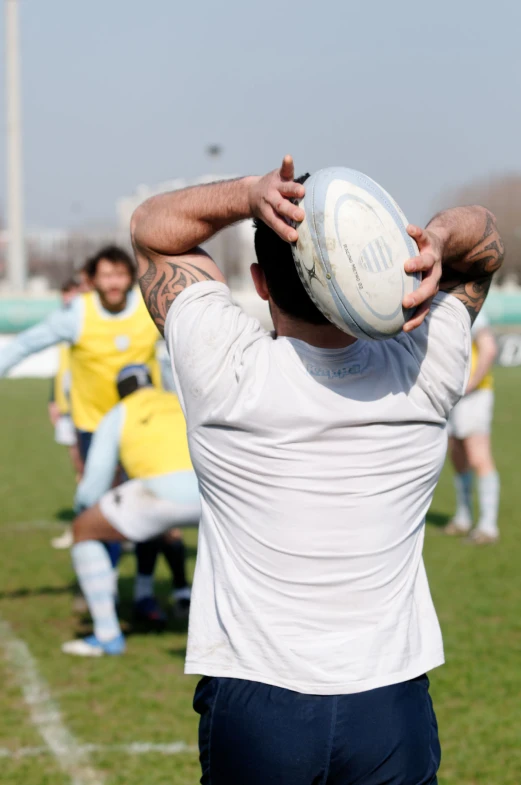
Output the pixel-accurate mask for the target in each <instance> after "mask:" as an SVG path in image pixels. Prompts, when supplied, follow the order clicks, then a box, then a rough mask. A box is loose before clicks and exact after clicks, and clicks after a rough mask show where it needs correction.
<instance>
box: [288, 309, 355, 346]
mask: <svg viewBox="0 0 521 785" xmlns="http://www.w3.org/2000/svg"><path fill="white" fill-rule="evenodd" d="M273 316H274V319H273V321H274V324H275V332H276V333H277V336H280V337H286V338H297V340H299V341H304V343H307V344H309V345H310V346H316V347H318V348H319V349H343V348H345V347H346V346H351V345H352V344H353V343H355V342H356V340H357V339H356V338H353V336H352V335H348V334H347V333H344V332H342V330H339V329H338V327H335V326H334V325H333V324H310V323H309V322H303V321H301V320H300V319H291V318H290V317H287V316H286V315H283V314H281V313H280V312H279V314H277V316H276V317H275V314H273Z"/></svg>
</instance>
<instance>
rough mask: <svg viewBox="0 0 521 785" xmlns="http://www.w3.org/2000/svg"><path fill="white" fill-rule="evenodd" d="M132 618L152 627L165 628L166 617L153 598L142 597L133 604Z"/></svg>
mask: <svg viewBox="0 0 521 785" xmlns="http://www.w3.org/2000/svg"><path fill="white" fill-rule="evenodd" d="M134 618H135V619H136V621H140V622H144V623H145V624H149V625H150V626H152V627H164V626H166V622H167V616H166V613H165V612H164V611H163V609H162V608H161V606H160V605H159V603H158V601H157V600H156V598H155V597H143V599H142V600H138V601H137V602H135V603H134Z"/></svg>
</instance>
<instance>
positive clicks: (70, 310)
mask: <svg viewBox="0 0 521 785" xmlns="http://www.w3.org/2000/svg"><path fill="white" fill-rule="evenodd" d="M81 305H82V303H81V300H80V299H79V298H77V300H75V301H74V302H73V303H72V304H71V305H70V306H69V307H67V308H60V310H58V311H55V312H54V313H52V314H51V315H50V316H49V317H48V318H47V319H45V321H43V322H40V324H37V325H35V327H31V328H30V329H29V330H24V331H23V332H21V333H19V334H18V335H17V336H16V337H15V338H13V340H12V341H10V342H9V343H8V344H7V346H6V347H5V348H4V349H2V351H0V376H5V375H6V374H7V373H8V371H10V370H11V368H14V367H15V365H18V363H20V362H21V361H22V360H23V359H25V358H26V357H29V356H30V355H31V354H35V353H36V352H40V351H42V349H47V347H48V346H54V345H55V344H57V343H62V342H64V343H74V342H75V341H76V340H77V338H78V333H79V329H80V326H81V324H80V323H81Z"/></svg>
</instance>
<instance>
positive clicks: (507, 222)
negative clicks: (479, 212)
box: [448, 174, 521, 283]
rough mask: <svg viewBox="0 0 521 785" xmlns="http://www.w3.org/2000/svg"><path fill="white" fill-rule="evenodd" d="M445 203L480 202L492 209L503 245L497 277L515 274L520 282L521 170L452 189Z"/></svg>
mask: <svg viewBox="0 0 521 785" xmlns="http://www.w3.org/2000/svg"><path fill="white" fill-rule="evenodd" d="M448 203H452V204H454V205H465V204H482V205H484V206H485V207H488V208H489V210H492V212H493V213H494V215H495V216H496V218H497V221H498V226H499V230H500V232H501V234H502V237H503V239H504V241H505V246H506V257H505V263H504V264H503V267H502V268H501V270H500V271H499V273H497V274H496V281H497V283H501V281H502V280H504V279H505V278H507V277H508V278H510V277H512V276H515V277H516V278H517V281H518V283H521V174H508V175H503V176H499V177H494V178H490V179H486V180H485V179H483V180H477V181H474V182H472V183H469V184H468V185H465V186H463V187H461V188H459V189H458V190H456V191H454V192H452V194H451V195H450V196H449V199H448Z"/></svg>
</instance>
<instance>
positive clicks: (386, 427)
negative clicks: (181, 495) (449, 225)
mask: <svg viewBox="0 0 521 785" xmlns="http://www.w3.org/2000/svg"><path fill="white" fill-rule="evenodd" d="M165 334H166V340H167V343H168V347H169V351H170V356H171V357H173V358H174V376H175V382H176V389H177V391H178V394H179V397H180V399H181V402H182V406H183V409H184V412H185V415H186V419H187V426H188V435H189V443H190V451H191V455H192V460H193V464H194V468H195V470H196V472H197V475H198V478H199V483H200V489H201V497H202V498H201V503H202V518H201V523H200V528H199V547H198V554H197V565H196V572H195V579H194V588H193V594H192V606H191V613H190V627H189V637H188V651H187V658H186V668H185V670H186V673H199V674H203V675H207V676H225V677H231V678H240V679H248V680H250V681H259V682H264V683H267V684H273V685H276V686H279V687H285V688H287V689H291V690H296V691H298V692H303V693H312V694H324V695H325V694H342V693H352V692H360V691H363V690H369V689H373V688H375V687H380V686H383V685H387V684H393V683H396V682H401V681H405V680H407V679H409V678H413V677H415V676H418V675H420V674H422V673H424V672H425V671H427V670H429V669H431V668H434V667H436V666H437V665H440V664H442V662H443V645H442V640H441V633H440V629H439V625H438V621H437V618H436V613H435V611H434V607H433V604H432V600H431V596H430V592H429V587H428V583H427V578H426V574H425V569H424V566H423V560H422V545H423V537H424V521H425V514H426V512H427V510H428V508H429V505H430V502H431V499H432V495H433V492H434V488H435V485H436V482H437V479H438V476H439V473H440V470H441V467H442V464H443V460H444V456H445V450H446V433H445V424H446V420H447V417H448V414H449V412H450V410H451V408H452V407H453V405H454V404H455V402H456V401H457V400H458V398H459V397H460V396H461V395H462V393H463V391H464V389H465V385H466V380H467V376H468V365H469V354H470V319H469V316H468V314H467V311H466V310H465V308H464V306H463V305H462V304H461V303H460V302H459V301H458V300H456V299H455V298H454V297H452V296H450V295H442V294H439V295H438V296H437V297H436V298H435V301H434V303H433V306H432V310H431V314H430V315H429V317H428V319H427V320H426V323H425V324H424V325H423V326H422V327H421V328H419V329H417V330H416V331H414V332H413V333H412V334H405V333H404V334H401V335H400V336H398V337H397V338H395V339H392V340H388V341H383V342H377V341H357V342H356V343H354V344H353V345H352V346H350V347H348V348H347V349H343V350H341V351H333V352H332V351H330V350H321V349H316V348H313V347H310V346H308V345H306V344H302V343H301V342H298V341H294V340H292V339H288V338H278V339H276V340H274V339H273V338H272V336H271V335H270V334H269V333H267V332H266V331H265V330H264V329H263V328H262V327H261V326H260V324H259V322H258V321H257V320H256V319H252V318H250V317H248V316H246V314H245V313H244V312H243V311H241V309H240V308H239V307H238V306H236V305H234V304H233V302H232V300H231V297H230V292H229V289H228V288H227V287H226V286H225V285H224V284H221V283H214V282H205V283H199V284H194V285H193V286H190V287H189V288H188V289H186V290H185V291H184V292H183V293H182V294H181V295H180V296H179V297H178V298H177V300H176V301H175V303H174V304H173V305H172V307H171V309H170V312H169V314H168V317H167V320H166V329H165ZM326 378H327V379H328V384H327V386H326V384H325V380H326ZM317 382H320V383H317Z"/></svg>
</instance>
